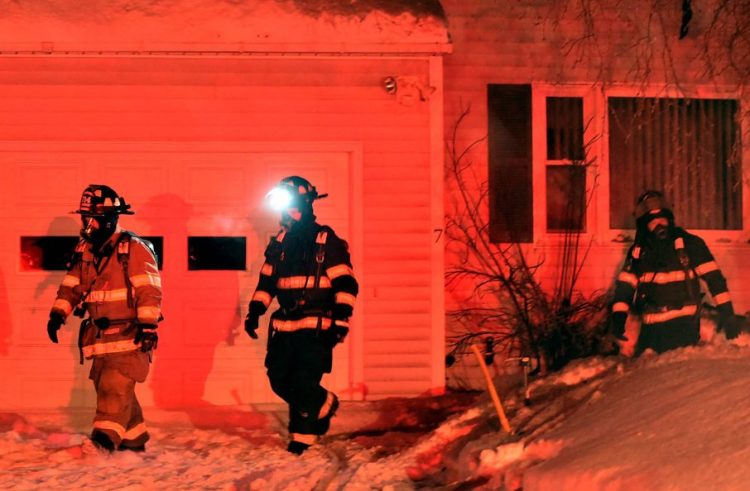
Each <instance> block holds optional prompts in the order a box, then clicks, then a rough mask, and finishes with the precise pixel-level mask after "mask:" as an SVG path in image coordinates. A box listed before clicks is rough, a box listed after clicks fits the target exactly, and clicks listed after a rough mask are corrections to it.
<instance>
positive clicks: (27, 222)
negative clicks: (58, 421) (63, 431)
mask: <svg viewBox="0 0 750 491" xmlns="http://www.w3.org/2000/svg"><path fill="white" fill-rule="evenodd" d="M358 161H359V158H358V157H357V150H356V148H347V145H345V144H328V145H327V144H320V143H312V144H304V143H297V144H282V143H274V144H248V143H244V144H243V143H234V144H219V143H210V144H209V143H206V144H175V143H164V144H157V143H147V144H135V143H132V144H126V143H120V144H117V143H33V144H28V143H24V144H16V145H11V144H3V145H2V147H0V163H2V169H3V173H4V179H2V184H0V186H2V187H1V188H0V191H1V192H2V196H1V197H0V236H1V237H2V239H3V240H2V244H1V245H0V257H2V260H1V262H0V312H2V314H0V355H3V356H0V370H2V373H3V374H4V376H3V377H2V382H0V384H2V387H0V404H1V405H2V407H6V408H8V407H12V408H23V407H57V406H90V405H92V404H93V403H94V399H93V395H94V394H93V390H92V388H91V386H90V382H89V381H88V380H87V375H88V362H87V364H86V366H85V367H81V366H79V364H78V353H77V348H76V346H75V344H76V331H77V324H78V322H77V319H76V320H75V322H71V321H69V322H68V324H67V325H66V326H65V328H64V329H63V332H62V335H61V345H60V346H55V345H53V344H51V343H50V342H49V341H48V340H47V337H46V331H45V325H46V319H47V314H48V312H49V308H50V306H51V304H52V301H53V299H54V296H55V291H56V288H57V285H58V284H59V282H60V280H61V279H62V276H63V272H62V271H50V270H40V269H35V268H38V267H40V266H39V265H40V264H41V263H39V261H38V259H39V258H38V257H37V258H36V263H34V261H35V258H34V257H31V258H30V257H29V250H28V247H27V246H23V247H22V245H21V244H22V242H23V241H24V238H25V242H24V244H34V243H35V242H34V240H35V238H39V237H45V236H71V237H72V236H75V235H77V233H78V228H79V223H78V221H77V216H76V215H70V214H68V213H67V212H68V211H71V210H74V209H75V208H76V207H77V203H78V200H79V197H80V193H81V191H82V190H83V188H84V187H85V186H86V185H87V184H89V183H101V184H108V185H110V186H112V187H113V188H114V189H115V190H116V191H117V192H118V193H120V194H122V195H123V196H124V197H125V198H126V200H128V201H129V202H130V203H131V204H132V206H133V209H134V210H135V212H136V215H135V216H132V217H123V219H122V220H121V225H122V226H123V227H124V228H126V229H129V230H132V231H134V232H136V233H137V234H139V235H142V236H148V237H160V238H161V242H162V245H163V254H162V260H163V269H162V281H163V287H164V303H163V311H164V316H165V319H166V320H165V321H164V322H163V323H162V325H161V327H160V345H159V349H158V351H157V353H156V356H155V359H154V362H153V364H152V370H151V375H150V376H149V380H148V381H147V382H146V384H144V385H143V386H140V388H139V389H138V390H139V394H140V395H141V397H142V399H143V402H144V404H146V405H152V404H155V405H157V406H160V407H177V406H196V405H200V404H206V403H207V404H237V403H255V402H268V401H277V400H278V399H276V397H275V396H274V395H273V393H272V392H271V391H270V388H269V386H268V382H267V379H266V376H265V369H264V368H263V358H264V354H265V330H264V333H263V335H262V336H261V339H259V340H258V341H251V340H250V339H248V338H247V336H246V335H245V333H244V331H243V330H242V327H241V326H242V319H243V317H244V314H245V312H246V309H247V302H248V300H249V298H250V296H251V295H252V291H253V289H254V287H255V282H256V280H257V274H258V270H259V268H260V265H261V264H262V262H263V250H264V248H265V245H266V243H267V241H268V239H269V237H270V236H271V235H272V234H274V233H275V232H276V231H277V230H278V225H277V223H278V216H276V215H274V214H273V212H271V211H270V210H268V209H267V208H265V207H264V199H263V198H264V196H265V194H266V192H267V191H268V190H269V189H270V188H271V187H272V186H273V185H274V184H275V183H276V182H278V180H279V179H280V178H281V177H283V176H286V175H291V174H297V175H302V176H304V177H306V178H308V179H309V180H310V181H311V182H313V184H314V185H316V186H317V188H318V190H319V191H320V192H321V193H326V192H327V193H329V195H330V196H329V197H328V198H325V199H323V200H321V201H319V202H318V203H317V204H316V214H317V215H318V219H319V222H321V223H326V224H329V225H331V226H332V227H334V229H335V230H336V231H337V232H338V233H339V235H341V236H342V237H344V238H346V239H348V240H349V242H350V245H351V248H352V251H353V254H352V255H353V259H354V261H355V269H359V270H360V271H361V268H359V265H358V259H359V258H358V257H357V256H360V257H361V254H357V251H358V249H359V248H360V247H361V246H360V244H361V240H359V239H358V237H357V236H358V235H360V234H361V232H360V231H359V230H358V227H357V220H355V217H356V215H357V213H356V209H357V208H356V207H357V206H358V203H357V200H356V198H357V193H356V192H353V191H352V190H353V189H356V187H355V186H356V185H358V182H359V172H358V170H357V162H358ZM243 242H244V244H243ZM37 244H38V242H37ZM242 249H244V251H243V250H242ZM221 250H223V251H225V252H226V251H228V254H229V257H228V258H224V259H225V263H226V264H217V263H216V262H215V261H213V260H212V259H211V258H216V257H222V256H221V254H220V253H221ZM214 251H219V252H218V253H217V254H218V255H217V254H214ZM242 252H244V254H245V261H244V262H243V260H242V259H243V258H242V257H241V256H242ZM24 254H26V255H24ZM32 255H33V254H32ZM212 261H213V262H212ZM32 263H34V264H32ZM42 266H48V265H44V264H43V265H42ZM217 267H218V268H233V269H213V268H217ZM203 268H208V269H203ZM360 304H361V302H360ZM272 308H274V306H272ZM360 324H361V321H359V320H356V319H355V325H354V329H355V331H356V328H357V326H358V325H360ZM361 358H362V357H361V334H360V333H356V335H355V336H353V340H352V341H351V342H349V343H347V344H346V345H344V346H340V347H338V348H337V349H336V351H335V358H334V373H333V374H332V375H331V376H328V378H327V379H326V381H325V383H326V384H327V385H328V386H329V387H330V388H332V389H333V390H336V391H339V392H341V393H342V395H343V396H344V397H347V391H348V390H350V389H352V388H353V387H356V386H358V384H359V383H361V376H360V375H359V374H361V368H360V367H359V366H357V365H356V364H355V363H354V360H361ZM353 394H354V393H353V392H350V396H351V395H353Z"/></svg>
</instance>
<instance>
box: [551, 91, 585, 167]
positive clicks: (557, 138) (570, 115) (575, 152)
mask: <svg viewBox="0 0 750 491" xmlns="http://www.w3.org/2000/svg"><path fill="white" fill-rule="evenodd" d="M584 158H585V155H584V151H583V99H582V98H580V97H548V98H547V160H575V161H581V160H583V159H584Z"/></svg>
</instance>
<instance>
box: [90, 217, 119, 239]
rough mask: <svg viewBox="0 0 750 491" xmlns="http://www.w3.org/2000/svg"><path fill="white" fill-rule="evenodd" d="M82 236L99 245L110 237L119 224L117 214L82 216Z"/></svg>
mask: <svg viewBox="0 0 750 491" xmlns="http://www.w3.org/2000/svg"><path fill="white" fill-rule="evenodd" d="M82 222H83V228H82V229H81V237H82V238H83V240H85V241H86V242H89V243H90V244H93V245H96V246H99V245H101V244H103V243H104V242H106V241H107V239H109V238H110V237H111V236H112V234H113V233H114V231H115V227H116V225H117V215H115V216H111V217H108V216H103V217H89V216H84V217H82Z"/></svg>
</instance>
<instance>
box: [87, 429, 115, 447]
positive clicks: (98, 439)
mask: <svg viewBox="0 0 750 491" xmlns="http://www.w3.org/2000/svg"><path fill="white" fill-rule="evenodd" d="M91 442H92V443H93V444H94V445H95V446H96V448H100V449H102V450H106V451H107V452H113V451H114V449H115V444H114V442H113V441H112V440H110V439H109V437H108V436H107V435H106V434H105V433H102V432H101V431H97V430H94V431H93V432H92V433H91Z"/></svg>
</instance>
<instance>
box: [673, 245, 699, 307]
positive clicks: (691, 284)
mask: <svg viewBox="0 0 750 491" xmlns="http://www.w3.org/2000/svg"><path fill="white" fill-rule="evenodd" d="M674 249H675V251H676V252H677V257H678V258H679V260H680V265H681V266H682V270H683V271H684V272H685V289H686V290H687V294H688V297H689V298H690V299H691V300H693V301H695V302H696V303H697V304H700V290H698V291H696V288H695V287H696V282H697V280H698V272H697V271H695V268H694V267H693V266H692V264H690V254H688V252H687V249H686V248H685V239H683V238H682V237H677V238H676V239H675V240H674ZM691 272H692V273H693V276H694V278H695V279H696V281H691V279H690V273H691Z"/></svg>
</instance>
